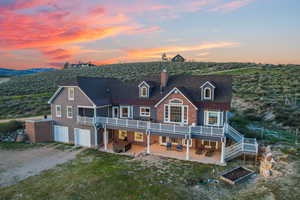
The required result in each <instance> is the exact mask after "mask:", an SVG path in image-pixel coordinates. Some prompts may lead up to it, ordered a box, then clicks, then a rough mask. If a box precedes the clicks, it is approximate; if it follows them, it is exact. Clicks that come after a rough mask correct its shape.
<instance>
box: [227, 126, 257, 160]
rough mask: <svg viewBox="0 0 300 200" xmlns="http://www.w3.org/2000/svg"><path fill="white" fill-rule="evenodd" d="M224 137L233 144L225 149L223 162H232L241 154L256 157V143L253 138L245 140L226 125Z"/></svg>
mask: <svg viewBox="0 0 300 200" xmlns="http://www.w3.org/2000/svg"><path fill="white" fill-rule="evenodd" d="M226 126H227V127H226V128H225V130H226V131H225V135H226V137H228V138H230V139H232V140H233V141H234V142H235V144H234V145H231V146H229V147H225V161H229V160H232V159H234V158H236V157H238V156H240V155H242V154H250V155H256V154H257V152H258V143H257V141H256V139H255V138H245V137H244V135H242V134H241V133H239V132H238V131H237V130H235V129H234V128H233V127H231V126H230V125H229V124H226Z"/></svg>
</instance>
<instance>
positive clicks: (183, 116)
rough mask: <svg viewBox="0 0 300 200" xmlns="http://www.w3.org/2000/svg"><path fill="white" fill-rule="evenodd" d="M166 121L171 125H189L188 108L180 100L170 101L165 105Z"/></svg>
mask: <svg viewBox="0 0 300 200" xmlns="http://www.w3.org/2000/svg"><path fill="white" fill-rule="evenodd" d="M164 121H165V122H171V123H184V124H187V123H188V106H187V105H183V102H182V101H181V100H179V99H173V100H170V102H169V104H165V112H164Z"/></svg>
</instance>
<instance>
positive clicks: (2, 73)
mask: <svg viewBox="0 0 300 200" xmlns="http://www.w3.org/2000/svg"><path fill="white" fill-rule="evenodd" d="M54 70H56V69H54V68H33V69H26V70H14V69H6V68H0V76H18V75H26V74H35V73H39V72H48V71H54Z"/></svg>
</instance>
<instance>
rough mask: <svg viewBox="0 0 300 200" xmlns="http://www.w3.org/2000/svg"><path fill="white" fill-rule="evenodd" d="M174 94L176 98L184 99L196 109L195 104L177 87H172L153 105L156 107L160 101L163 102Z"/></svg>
mask: <svg viewBox="0 0 300 200" xmlns="http://www.w3.org/2000/svg"><path fill="white" fill-rule="evenodd" d="M172 96H173V97H174V98H175V96H176V98H177V99H181V100H185V101H187V102H188V103H189V104H191V105H192V106H193V107H194V108H195V109H196V110H198V108H197V106H195V105H194V104H193V103H192V102H191V100H190V99H188V98H187V97H186V96H185V95H184V94H183V93H182V92H181V91H180V90H179V89H178V88H176V87H175V88H173V89H172V90H171V91H170V92H169V93H168V94H166V95H165V96H164V97H163V98H162V99H161V100H160V101H159V102H157V103H156V104H155V106H154V107H156V108H157V107H158V106H159V105H160V104H161V103H163V102H165V101H166V100H168V99H170V97H172Z"/></svg>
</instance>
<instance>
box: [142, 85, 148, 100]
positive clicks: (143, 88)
mask: <svg viewBox="0 0 300 200" xmlns="http://www.w3.org/2000/svg"><path fill="white" fill-rule="evenodd" d="M140 97H149V90H148V87H146V86H142V87H140Z"/></svg>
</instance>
